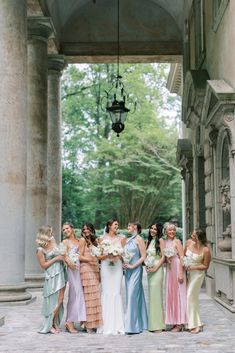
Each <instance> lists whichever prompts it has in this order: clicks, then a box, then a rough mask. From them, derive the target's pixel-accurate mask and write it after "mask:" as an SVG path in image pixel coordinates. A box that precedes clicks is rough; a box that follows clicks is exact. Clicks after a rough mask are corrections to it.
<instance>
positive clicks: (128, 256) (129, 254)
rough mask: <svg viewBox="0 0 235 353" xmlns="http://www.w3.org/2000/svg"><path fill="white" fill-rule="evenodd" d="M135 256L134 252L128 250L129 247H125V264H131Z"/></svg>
mask: <svg viewBox="0 0 235 353" xmlns="http://www.w3.org/2000/svg"><path fill="white" fill-rule="evenodd" d="M133 256H134V253H133V252H130V251H127V249H126V248H124V250H123V253H122V259H123V262H124V263H125V264H129V262H130V261H131V259H132V257H133Z"/></svg>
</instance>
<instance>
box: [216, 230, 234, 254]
mask: <svg viewBox="0 0 235 353" xmlns="http://www.w3.org/2000/svg"><path fill="white" fill-rule="evenodd" d="M222 235H223V240H221V241H220V242H219V244H218V248H219V249H220V251H221V253H220V257H222V258H224V259H230V258H231V257H232V240H231V224H229V225H228V226H227V228H226V229H225V231H224V232H223V233H222Z"/></svg>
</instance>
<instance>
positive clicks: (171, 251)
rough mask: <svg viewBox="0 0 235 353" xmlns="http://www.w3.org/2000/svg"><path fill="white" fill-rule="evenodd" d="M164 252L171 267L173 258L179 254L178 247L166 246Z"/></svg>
mask: <svg viewBox="0 0 235 353" xmlns="http://www.w3.org/2000/svg"><path fill="white" fill-rule="evenodd" d="M163 254H164V255H165V256H166V258H167V264H168V266H169V268H171V258H172V257H173V256H175V255H176V254H177V252H176V249H175V248H173V247H169V248H164V249H163Z"/></svg>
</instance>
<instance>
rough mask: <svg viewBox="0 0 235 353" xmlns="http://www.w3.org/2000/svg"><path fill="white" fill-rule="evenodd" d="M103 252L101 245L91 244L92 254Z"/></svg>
mask: <svg viewBox="0 0 235 353" xmlns="http://www.w3.org/2000/svg"><path fill="white" fill-rule="evenodd" d="M101 254H102V249H101V248H100V246H99V245H98V246H95V245H92V246H91V256H101Z"/></svg>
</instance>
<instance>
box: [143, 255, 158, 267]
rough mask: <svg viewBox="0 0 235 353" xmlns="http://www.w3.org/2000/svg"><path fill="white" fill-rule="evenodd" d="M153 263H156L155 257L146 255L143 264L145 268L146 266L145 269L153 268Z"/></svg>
mask: <svg viewBox="0 0 235 353" xmlns="http://www.w3.org/2000/svg"><path fill="white" fill-rule="evenodd" d="M155 261H156V257H155V256H153V255H148V256H147V257H146V259H145V260H144V263H145V266H146V267H149V268H151V267H154V264H155Z"/></svg>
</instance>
